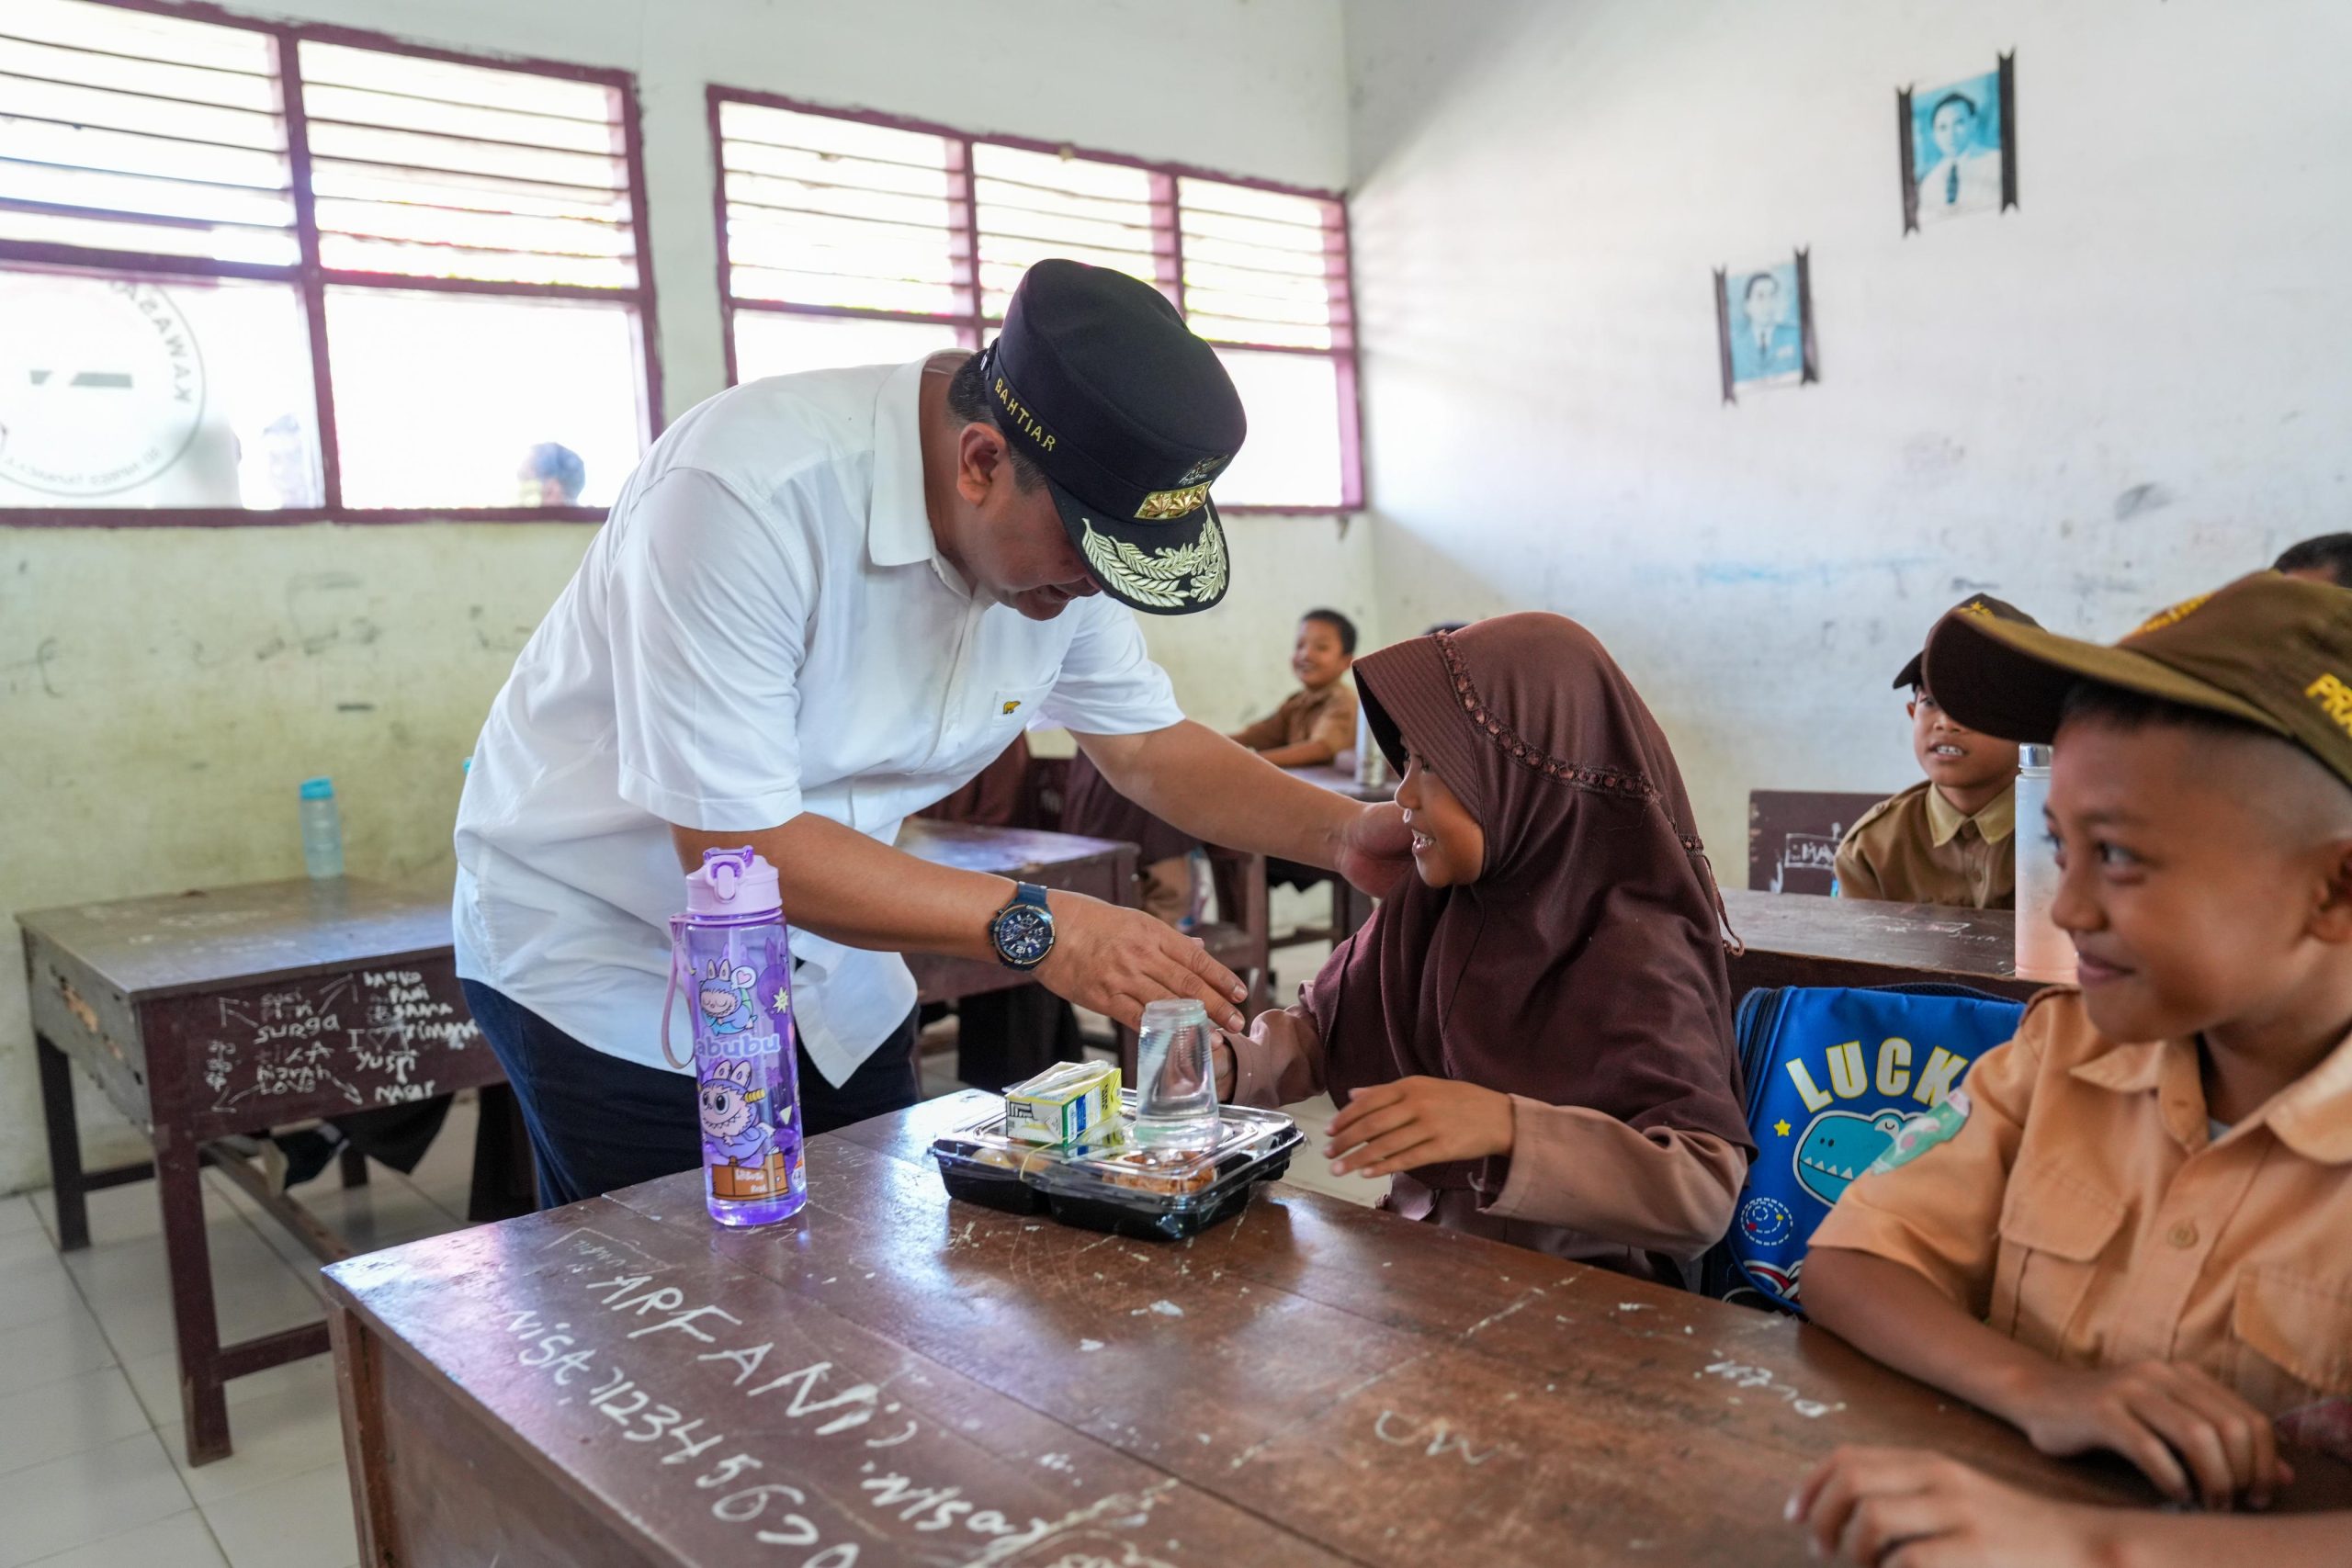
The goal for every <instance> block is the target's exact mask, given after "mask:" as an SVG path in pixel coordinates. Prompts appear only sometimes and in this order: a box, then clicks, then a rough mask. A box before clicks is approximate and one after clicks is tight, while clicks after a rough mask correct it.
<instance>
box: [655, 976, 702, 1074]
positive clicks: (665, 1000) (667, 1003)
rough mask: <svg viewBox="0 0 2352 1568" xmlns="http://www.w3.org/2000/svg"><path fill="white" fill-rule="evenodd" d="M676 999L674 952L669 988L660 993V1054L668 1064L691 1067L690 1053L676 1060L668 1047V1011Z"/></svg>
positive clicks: (692, 1058)
mask: <svg viewBox="0 0 2352 1568" xmlns="http://www.w3.org/2000/svg"><path fill="white" fill-rule="evenodd" d="M677 1000H678V955H677V954H676V953H672V954H671V955H670V988H669V990H668V991H667V992H665V993H664V994H663V995H662V1055H663V1056H664V1057H665V1058H667V1060H668V1061H669V1064H670V1065H671V1066H673V1067H691V1066H694V1065H695V1059H694V1056H693V1055H692V1054H689V1055H687V1057H686V1059H685V1060H684V1061H683V1062H681V1061H680V1060H678V1055H677V1053H676V1052H674V1051H673V1050H671V1049H670V1013H671V1010H672V1009H673V1007H674V1006H675V1004H676V1002H677Z"/></svg>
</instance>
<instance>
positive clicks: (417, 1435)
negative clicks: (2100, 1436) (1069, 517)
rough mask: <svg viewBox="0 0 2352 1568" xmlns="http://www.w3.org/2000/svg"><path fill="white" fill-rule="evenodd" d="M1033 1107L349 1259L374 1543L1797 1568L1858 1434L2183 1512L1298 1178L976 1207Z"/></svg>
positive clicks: (1744, 1314) (362, 1462)
mask: <svg viewBox="0 0 2352 1568" xmlns="http://www.w3.org/2000/svg"><path fill="white" fill-rule="evenodd" d="M989 1103H990V1100H989V1097H987V1096H983V1095H978V1094H973V1093H969V1092H967V1093H965V1094H961V1095H955V1096H949V1097H947V1098H945V1099H943V1100H933V1101H931V1102H930V1103H928V1104H926V1105H922V1106H919V1107H916V1108H915V1109H913V1110H911V1111H905V1112H902V1113H900V1114H899V1115H897V1116H892V1117H885V1118H880V1119H877V1120H876V1121H874V1122H865V1123H863V1124H862V1125H860V1126H858V1127H854V1128H850V1129H846V1130H844V1131H842V1132H841V1133H838V1134H830V1135H827V1136H823V1137H820V1138H816V1139H814V1140H812V1141H811V1142H810V1145H809V1190H810V1199H809V1208H808V1210H807V1211H806V1212H805V1213H804V1214H803V1215H802V1217H801V1218H800V1219H798V1220H796V1221H794V1222H791V1223H788V1224H783V1225H778V1226H775V1227H773V1228H771V1229H769V1230H767V1231H764V1232H749V1233H744V1232H728V1231H723V1230H721V1229H719V1228H718V1227H717V1226H715V1225H713V1224H711V1223H710V1221H709V1220H708V1219H707V1216H706V1215H705V1213H704V1212H703V1202H702V1189H701V1179H700V1177H699V1175H698V1174H689V1175H685V1176H680V1177H673V1178H669V1179H664V1180H662V1181H658V1182H651V1183H649V1184H647V1185H645V1186H642V1187H638V1188H634V1189H630V1190H626V1191H623V1192H619V1193H616V1194H614V1195H612V1196H611V1197H608V1198H603V1199H597V1200H594V1201H590V1202H585V1203H579V1204H574V1205H572V1206H571V1207H569V1208H566V1209H560V1210H556V1211H552V1212H550V1213H542V1214H537V1215H533V1216H531V1217H529V1218H527V1219H521V1220H512V1221H508V1222H506V1223H504V1224H498V1225H493V1226H488V1227H484V1228H482V1229H478V1230H473V1231H469V1232H465V1233H462V1234H459V1235H447V1236H442V1237H439V1238H436V1239H434V1240H431V1241H424V1242H418V1243H414V1244H413V1245H410V1246H407V1247H397V1248H394V1249H391V1250H390V1251H387V1252H382V1253H378V1254H376V1255H374V1256H372V1257H368V1258H356V1259H353V1260H352V1261H349V1262H346V1263H343V1264H338V1265H336V1266H334V1268H332V1269H329V1270H328V1271H327V1275H328V1280H329V1292H330V1295H331V1297H332V1299H333V1303H334V1304H333V1308H332V1311H333V1324H334V1336H335V1345H336V1357H337V1381H338V1386H339V1388H340V1390H341V1395H342V1400H343V1410H344V1429H345V1454H346V1458H347V1460H348V1461H349V1464H350V1467H351V1476H352V1487H353V1494H354V1503H355V1506H356V1509H357V1512H358V1520H359V1538H360V1541H361V1561H362V1562H365V1563H367V1564H369V1565H370V1568H389V1565H390V1564H393V1563H399V1564H401V1565H402V1568H439V1565H442V1564H476V1565H478V1564H481V1563H486V1562H508V1563H539V1562H565V1563H577V1564H621V1563H629V1564H660V1565H664V1568H673V1565H682V1564H721V1563H740V1562H784V1563H790V1564H793V1565H794V1568H845V1565H848V1564H851V1563H853V1562H854V1563H856V1564H859V1565H860V1568H884V1565H886V1564H896V1563H911V1562H922V1563H944V1562H987V1563H994V1564H1012V1565H1023V1568H1047V1565H1051V1564H1088V1565H1091V1564H1096V1563H1108V1564H1120V1565H1123V1568H1152V1565H1155V1564H1164V1565H1171V1568H1177V1565H1187V1564H1201V1565H1204V1568H1227V1565H1229V1564H1236V1563H1253V1564H1254V1563H1283V1564H1286V1565H1287V1564H1302V1563H1304V1564H1331V1563H1380V1564H1392V1563H1393V1564H1397V1565H1398V1568H1430V1565H1433V1564H1440V1563H1456V1562H1461V1563H1472V1562H1476V1563H1488V1562H1492V1563H1505V1562H1508V1563H1537V1562H1544V1563H1549V1562H1591V1563H1603V1562H1636V1563H1638V1562H1653V1563H1658V1564H1673V1565H1675V1568H1691V1565H1701V1568H1705V1565H1715V1564H1720V1565H1723V1568H1732V1565H1735V1564H1736V1565H1737V1568H1771V1565H1773V1564H1782V1563H1786V1564H1794V1563H1799V1562H1804V1561H1805V1557H1804V1545H1803V1543H1802V1541H1801V1540H1799V1538H1798V1536H1797V1534H1796V1532H1795V1531H1794V1530H1792V1529H1789V1528H1788V1527H1786V1526H1785V1525H1783V1524H1782V1523H1781V1503H1782V1501H1783V1500H1784V1499H1785V1498H1786V1497H1787V1495H1788V1494H1789V1491H1790V1488H1791V1486H1792V1483H1794V1481H1795V1480H1796V1479H1797V1477H1798V1476H1799V1474H1800V1473H1801V1472H1803V1471H1804V1469H1805V1467H1806V1466H1808V1465H1809V1464H1811V1463H1812V1462H1814V1461H1816V1460H1818V1459H1819V1458H1821V1457H1822V1456H1823V1455H1825V1454H1826V1453H1827V1452H1829V1450H1831V1449H1833V1448H1835V1447H1836V1446H1837V1445H1838V1444H1840V1443H1849V1442H1882V1443H1883V1442H1903V1443H1911V1444H1918V1445H1924V1446H1927V1447H1929V1448H1933V1449H1937V1450H1941V1451H1943V1452H1946V1453H1950V1454H1952V1455H1955V1456H1957V1457H1960V1458H1962V1459H1965V1460H1969V1461H1974V1462H1976V1463H1979V1464H1982V1465H1984V1466H1985V1467H1986V1468H1988V1469H1990V1470H1992V1471H1994V1472H1996V1473H1998V1474H2001V1475H2003V1476H2006V1477H2007V1478H2009V1479H2012V1480H2015V1481H2018V1482H2021V1483H2026V1484H2029V1485H2031V1486H2034V1487H2036V1488H2038V1489H2040V1490H2042V1491H2044V1492H2047V1493H2050V1494H2052V1495H2062V1496H2067V1497H2074V1498H2082V1499H2104V1500H2109V1501H2117V1502H2145V1501H2147V1500H2148V1496H2149V1494H2148V1493H2147V1492H2146V1491H2145V1490H2144V1489H2143V1487H2142V1486H2141V1485H2140V1483H2138V1482H2137V1481H2136V1480H2134V1479H2132V1478H2131V1477H2130V1476H2128V1475H2127V1474H2125V1473H2124V1472H2122V1471H2121V1470H2120V1468H2116V1467H2109V1466H2098V1465H2062V1464H2060V1463H2058V1462H2056V1461H2050V1460H2046V1459H2043V1458H2041V1457H2040V1456H2038V1455H2036V1454H2035V1453H2033V1452H2032V1450H2030V1447H2029V1446H2028V1445H2027V1444H2026V1442H2025V1440H2024V1439H2023V1438H2020V1437H2018V1435H2017V1434H2016V1433H2014V1432H2012V1431H2010V1430H2009V1429H2007V1427H2003V1426H2001V1425H1999V1424H1998V1423H1996V1422H1995V1421H1993V1420H1991V1419H1990V1418H1988V1417H1985V1416H1980V1415H1977V1414H1975V1413H1974V1412H1973V1411H1970V1410H1967V1409H1964V1408H1962V1406H1960V1404H1958V1403H1957V1402H1955V1401H1951V1400H1948V1399H1943V1398H1939V1396H1937V1395H1936V1394H1934V1393H1930V1392H1928V1390H1926V1389H1924V1388H1921V1387H1919V1386H1918V1385H1917V1384H1914V1383H1912V1382H1908V1381H1907V1380H1905V1379H1904V1378H1902V1377H1900V1376H1897V1375H1896V1374H1894V1373H1893V1372H1889V1371H1885V1370H1883V1369H1882V1368H1879V1367H1877V1366H1875V1365H1874V1364H1872V1363H1870V1362H1868V1361H1865V1360H1864V1359H1861V1358H1860V1357H1859V1356H1858V1355H1856V1354H1854V1353H1853V1352H1851V1351H1849V1350H1848V1349H1846V1348H1844V1347H1843V1346H1842V1345H1840V1344H1838V1342H1836V1341H1834V1340H1832V1339H1830V1338H1828V1337H1826V1336H1823V1335H1822V1334H1820V1333H1819V1332H1818V1331H1816V1330H1813V1329H1810V1328H1806V1327H1802V1326H1800V1325H1798V1324H1796V1323H1795V1322H1794V1321H1793V1320H1791V1319H1787V1318H1781V1317H1775V1316H1770V1315H1767V1314H1762V1313H1758V1312H1754V1311H1750V1310H1749V1309H1747V1308H1744V1307H1736V1306H1730V1305H1726V1304H1724V1303H1717V1302H1712V1301H1707V1300H1703V1299H1701V1298H1698V1297H1694V1296H1690V1295H1685V1294H1681V1293H1679V1292H1671V1291H1668V1290H1664V1289H1661V1288H1658V1287H1656V1286H1651V1285H1646V1284H1640V1283H1636V1282H1634V1281H1631V1280H1626V1279H1623V1278H1622V1277H1620V1276H1616V1275H1611V1274H1607V1273H1602V1272H1600V1271H1599V1270H1595V1269H1587V1268H1583V1267H1580V1266H1578V1265H1575V1264H1569V1263H1562V1262H1559V1261H1557V1260H1555V1259H1552V1258H1544V1257H1542V1256H1540V1255H1538V1254H1535V1253H1531V1252H1523V1251H1520V1250H1518V1249H1516V1248H1512V1247H1503V1246H1500V1245H1498V1244H1495V1243H1491V1242H1487V1241H1481V1240H1477V1239H1476V1238H1472V1237H1468V1236H1464V1235H1456V1234H1453V1233H1449V1232H1443V1231H1439V1230H1436V1229H1434V1228H1431V1227H1427V1226H1423V1225H1419V1224H1413V1223H1411V1222H1409V1221H1406V1220H1402V1219H1399V1218H1397V1217H1396V1216H1394V1215H1390V1214H1385V1213H1379V1212H1377V1211H1374V1210H1372V1209H1367V1208H1363V1207H1359V1206H1357V1205H1355V1204H1351V1203H1347V1202H1343V1201H1337V1200H1331V1199H1326V1198H1321V1197H1317V1196H1314V1195H1310V1194H1308V1193H1306V1192H1304V1191H1301V1190H1297V1189H1294V1188H1288V1187H1283V1186H1275V1187H1271V1188H1265V1189H1261V1190H1260V1191H1259V1193H1258V1194H1257V1196H1256V1198H1255V1199H1254V1200H1253V1201H1252V1202H1251V1204H1250V1208H1249V1209H1248V1210H1246V1211H1245V1212H1244V1213H1243V1214H1242V1215H1240V1216H1239V1217H1238V1218H1237V1219H1235V1220H1231V1221H1227V1223H1225V1224H1221V1225H1218V1226H1216V1227H1215V1228H1214V1229H1212V1230H1210V1231H1208V1232H1206V1233H1204V1235H1200V1236H1198V1237H1195V1238H1194V1239H1193V1241H1192V1242H1191V1243H1190V1244H1186V1243H1182V1242H1178V1243H1164V1242H1162V1243H1153V1242H1144V1241H1132V1240H1126V1239H1122V1238H1117V1237H1111V1236H1105V1235H1098V1234H1094V1233H1091V1232H1087V1231H1080V1230H1071V1229H1065V1228H1063V1227H1061V1226H1059V1225H1057V1224H1054V1223H1053V1222H1052V1221H1051V1220H1049V1219H1045V1218H1035V1219H1031V1218H1024V1217H1018V1216H1013V1215H1009V1214H1001V1213H995V1212H992V1211H990V1210H987V1209H982V1208H978V1207H974V1206H971V1205H967V1204H961V1203H951V1202H950V1201H948V1199H947V1198H946V1196H945V1194H944V1191H943V1190H942V1189H941V1186H940V1182H939V1176H938V1173H937V1171H936V1170H935V1169H933V1168H932V1167H931V1166H930V1165H929V1164H927V1163H926V1162H925V1161H924V1160H923V1157H922V1155H923V1151H924V1149H925V1148H926V1146H927V1145H928V1143H929V1141H930V1139H931V1138H932V1137H933V1136H934V1135H935V1134H938V1133H940V1132H943V1131H945V1130H948V1129H951V1128H953V1127H956V1126H958V1125H961V1124H963V1122H964V1121H965V1120H966V1119H967V1118H970V1117H973V1116H975V1115H977V1114H979V1113H980V1112H981V1111H983V1109H984V1108H985V1107H986V1106H987V1105H989ZM1302 1157H1306V1151H1302ZM2305 1462H2306V1461H2305V1459H2304V1458H2298V1460H2297V1463H2298V1465H2299V1467H2303V1466H2304V1465H2305ZM2323 1472H2324V1473H2323ZM2343 1480H2344V1477H2343V1472H2342V1471H2341V1469H2340V1468H2331V1467H2328V1466H2325V1465H2324V1464H2323V1463H2322V1462H2321V1461H2317V1460H2315V1459H2314V1460H2311V1461H2309V1471H2308V1473H2306V1474H2305V1475H2304V1476H2303V1478H2302V1479H2301V1481H2300V1482H2299V1485H2300V1486H2303V1487H2305V1488H2306V1489H2307V1490H2305V1491H2303V1492H2301V1493H2299V1495H2298V1496H2297V1498H2296V1499H2295V1501H2296V1503H2297V1504H2298V1505H2299V1506H2311V1505H2312V1503H2314V1502H2317V1501H2321V1500H2324V1497H2325V1496H2335V1497H2341V1496H2344V1495H2346V1489H2345V1488H2344V1487H2343V1485H2342V1483H2343ZM2330 1484H2333V1485H2334V1488H2335V1489H2334V1490H2333V1491H2328V1490H2326V1487H2327V1486H2328V1485H2330Z"/></svg>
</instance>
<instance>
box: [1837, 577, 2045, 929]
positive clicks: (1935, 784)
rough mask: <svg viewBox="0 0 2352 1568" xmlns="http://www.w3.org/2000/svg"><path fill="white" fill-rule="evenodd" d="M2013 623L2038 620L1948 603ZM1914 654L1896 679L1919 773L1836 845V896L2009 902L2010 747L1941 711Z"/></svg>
mask: <svg viewBox="0 0 2352 1568" xmlns="http://www.w3.org/2000/svg"><path fill="white" fill-rule="evenodd" d="M1954 608H1955V609H1959V610H1974V611H1978V612H1981V613H1982V614H1985V615H1992V616H1995V617H1996V618H1997V619H2000V620H2004V621H2013V622H2016V623H2017V624H2018V625H2019V626H2040V624H2041V623H2040V622H2038V621H2036V620H2035V619H2034V618H2033V617H2032V616H2031V615H2027V614H2026V613H2025V612H2024V611H2022V610H2020V609H2018V608H2017V607H2016V606H2015V605H2013V604H2003V603H2002V602H2001V601H2000V600H1998V599H1993V598H1988V597H1986V596H1985V595H1984V594H1982V593H1979V594H1976V595H1974V596H1973V597H1971V598H1969V599H1966V600H1963V601H1962V603H1961V604H1958V605H1956V606H1954ZM1919 661H1920V656H1919V655H1917V654H1914V655H1913V656H1912V658H1911V662H1910V663H1908V664H1905V666H1904V667H1903V670H1902V672H1901V673H1899V674H1897V675H1896V676H1895V677H1894V689H1895V690H1896V691H1898V692H1900V691H1904V690H1905V689H1908V690H1909V692H1910V693H1911V701H1910V704H1909V705H1908V707H1907V709H1906V711H1907V712H1908V713H1909V714H1910V716H1911V754H1912V755H1913V756H1914V757H1917V759H1918V761H1919V771H1920V772H1921V773H1926V774H1927V775H1928V776H1927V778H1926V779H1924V780H1923V781H1921V782H1920V783H1918V784H1913V785H1912V786H1911V787H1910V788H1909V789H1906V790H1905V791H1904V792H1903V793H1902V794H1900V795H1894V796H1893V797H1892V798H1890V799H1887V800H1883V801H1881V802H1879V803H1878V805H1876V806H1874V807H1871V809H1870V810H1868V811H1866V812H1864V813H1863V814H1862V816H1861V818H1860V819H1859V820H1858V821H1856V822H1855V824H1854V825H1853V827H1852V828H1851V829H1848V831H1847V833H1846V837H1845V839H1844V840H1843V841H1842V842H1840V843H1839V844H1838V897H1841V898H1879V899H1885V900H1888V901H1890V902H1893V903H1897V904H1958V905H1964V906H1966V907H1968V908H1977V909H2008V908H2015V907H2016V905H2017V853H2016V851H2015V850H2014V849H2013V848H2012V847H2011V841H2010V835H2011V833H2012V832H2014V831H2015V830H2016V827H2017V783H2018V748H2017V743H2016V742H2015V741H2010V740H1996V739H1993V738H1992V737H1991V736H1989V735H1980V734H1978V733H1977V732H1976V731H1975V730H1973V729H1970V728H1966V727H1965V726H1963V725H1962V724H1961V723H1959V722H1958V721H1957V720H1955V719H1954V718H1953V717H1952V716H1951V715H1950V714H1948V713H1946V712H1945V711H1944V709H1943V706H1942V705H1941V704H1939V703H1938V702H1937V701H1936V699H1935V696H1934V694H1932V693H1931V692H1930V691H1929V690H1928V685H1927V680H1926V677H1925V676H1924V675H1923V674H1922V673H1921V672H1920V668H1919Z"/></svg>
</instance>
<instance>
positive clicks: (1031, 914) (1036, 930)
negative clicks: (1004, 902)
mask: <svg viewBox="0 0 2352 1568" xmlns="http://www.w3.org/2000/svg"><path fill="white" fill-rule="evenodd" d="M1053 948H1054V919H1053V917H1052V916H1051V915H1048V914H1047V913H1046V911H1045V910H1043V909H1038V908H1031V907H1030V906H1029V905H1027V904H1015V905H1014V906H1012V908H1009V909H1007V910H1005V911H1004V912H1003V913H1002V914H1000V915H999V916H997V918H996V950H997V952H999V953H1002V954H1003V955H1004V961H1005V962H1006V963H1007V964H1019V965H1021V966H1022V967H1023V968H1027V967H1028V966H1029V965H1031V964H1039V963H1043V962H1044V961H1045V957H1046V953H1051V952H1052V951H1053Z"/></svg>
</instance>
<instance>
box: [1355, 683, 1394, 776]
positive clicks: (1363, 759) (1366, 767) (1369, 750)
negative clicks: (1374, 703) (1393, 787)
mask: <svg viewBox="0 0 2352 1568" xmlns="http://www.w3.org/2000/svg"><path fill="white" fill-rule="evenodd" d="M1356 787H1357V788H1358V789H1385V788H1387V787H1388V755H1387V753H1386V752H1385V751H1383V750H1381V749H1380V741H1379V739H1377V738H1376V737H1374V734H1373V733H1372V715H1371V713H1369V712H1368V711H1367V710H1366V709H1365V708H1364V706H1363V704H1362V703H1358V704H1357V705H1356Z"/></svg>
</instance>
